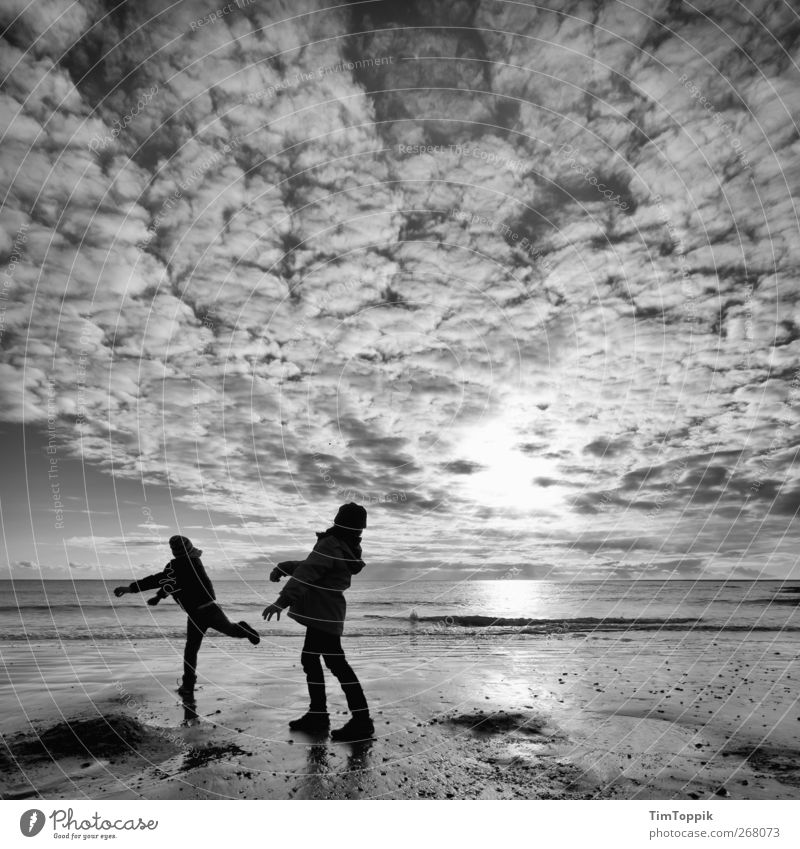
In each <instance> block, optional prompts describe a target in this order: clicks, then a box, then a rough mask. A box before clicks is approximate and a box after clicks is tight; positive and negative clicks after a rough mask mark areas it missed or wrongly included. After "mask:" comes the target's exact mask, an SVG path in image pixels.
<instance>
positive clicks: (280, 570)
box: [269, 560, 302, 584]
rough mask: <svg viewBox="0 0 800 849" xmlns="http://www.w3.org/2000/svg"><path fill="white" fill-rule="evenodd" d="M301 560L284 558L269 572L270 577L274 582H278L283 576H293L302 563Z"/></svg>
mask: <svg viewBox="0 0 800 849" xmlns="http://www.w3.org/2000/svg"><path fill="white" fill-rule="evenodd" d="M301 562H302V561H301V560H284V561H283V563H278V565H277V566H276V567H275V568H274V569H273V570H272V571H271V572H270V573H269V579H270V581H272V582H273V583H274V584H277V583H278V581H280V579H281V578H284V577H291V576H292V575H294V570H295V569H296V568H297V567H298V566H299V565H300V563H301Z"/></svg>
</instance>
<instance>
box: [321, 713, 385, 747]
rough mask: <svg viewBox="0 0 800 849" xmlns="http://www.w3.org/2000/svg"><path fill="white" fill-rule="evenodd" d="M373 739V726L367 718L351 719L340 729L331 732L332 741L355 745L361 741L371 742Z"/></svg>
mask: <svg viewBox="0 0 800 849" xmlns="http://www.w3.org/2000/svg"><path fill="white" fill-rule="evenodd" d="M374 737H375V726H374V725H373V723H372V720H371V719H370V718H369V717H366V718H365V719H356V717H353V718H352V719H351V720H350V721H349V722H348V723H347V724H345V725H343V726H342V727H341V728H337V729H336V730H334V731H331V739H332V740H340V741H343V742H347V743H357V742H359V741H361V740H372V739H373V738H374Z"/></svg>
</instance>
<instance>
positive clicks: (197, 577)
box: [114, 536, 261, 698]
mask: <svg viewBox="0 0 800 849" xmlns="http://www.w3.org/2000/svg"><path fill="white" fill-rule="evenodd" d="M169 546H170V548H171V549H172V554H173V559H172V560H170V562H169V563H167V565H166V566H165V567H164V570H163V571H161V572H157V573H156V574H155V575H149V576H148V577H147V578H142V580H141V581H134V582H133V583H132V584H129V585H128V586H127V587H117V588H116V589H115V590H114V595H115V596H117V597H118V598H119V597H120V596H123V595H125V594H126V593H138V592H142V591H143V590H154V589H155V588H156V587H158V592H157V593H156V594H155V595H154V596H153V597H152V598H150V599H148V600H147V603H148V604H151V605H155V604H158V602H159V601H160V600H161V599H162V598H166V597H167V596H168V595H171V596H172V597H173V598H174V599H175V601H176V602H177V603H178V604H179V605H180V606H181V607H182V608H183V609H184V610H185V611H186V615H187V616H188V622H187V629H186V648H185V650H184V655H183V681H182V683H181V686H180V688H179V689H178V693H179V694H180V695H181V696H182V697H183V698H189V697H191V696H192V695H193V694H194V685H195V683H196V682H197V653H198V652H199V651H200V644H201V643H202V642H203V637H204V636H205V633H206V631H207V630H208V629H209V628H213V629H214V630H215V631H219V632H220V633H222V634H226V635H227V636H229V637H237V638H239V639H248V640H250V642H251V643H252V644H253V645H254V646H255V645H257V644H258V643H259V642H260V639H261V638H260V637H259V636H258V632H257V631H256V630H255V628H251V627H250V626H249V625H248V624H247V622H239V623H237V624H234V623H233V622H231V621H230V619H228V617H227V616H226V615H225V613H224V612H223V610H222V608H221V607H220V606H219V605H218V604H217V597H216V594H215V593H214V587H213V585H212V583H211V579H210V578H209V577H208V574H207V573H206V570H205V568H204V566H203V562H202V561H201V560H200V555H201V554H202V553H203V552H202V551H200V550H199V549H197V548H195V547H194V546H193V545H192V542H191V540H189V539H187V538H186V537H180V536H174V537H170V540H169Z"/></svg>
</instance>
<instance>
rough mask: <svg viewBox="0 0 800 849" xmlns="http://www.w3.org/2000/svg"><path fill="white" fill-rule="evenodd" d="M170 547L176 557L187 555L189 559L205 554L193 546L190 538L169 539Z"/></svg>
mask: <svg viewBox="0 0 800 849" xmlns="http://www.w3.org/2000/svg"><path fill="white" fill-rule="evenodd" d="M169 547H170V548H171V549H172V553H173V554H174V555H175V556H176V557H181V556H183V555H186V556H188V557H199V556H200V555H201V554H202V553H203V552H202V551H200V549H199V548H195V547H194V546H193V545H192V541H191V540H190V539H189V537H181V536H174V537H170V538H169Z"/></svg>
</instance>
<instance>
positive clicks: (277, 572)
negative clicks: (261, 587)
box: [269, 566, 284, 584]
mask: <svg viewBox="0 0 800 849" xmlns="http://www.w3.org/2000/svg"><path fill="white" fill-rule="evenodd" d="M283 575H284V573H283V572H282V571H281V568H280V566H276V567H275V568H274V569H273V570H272V571H271V572H270V573H269V579H270V581H272V583H273V584H277V583H278V581H280V579H281V578H282V577H283Z"/></svg>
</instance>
